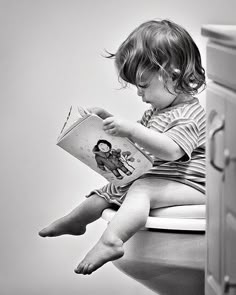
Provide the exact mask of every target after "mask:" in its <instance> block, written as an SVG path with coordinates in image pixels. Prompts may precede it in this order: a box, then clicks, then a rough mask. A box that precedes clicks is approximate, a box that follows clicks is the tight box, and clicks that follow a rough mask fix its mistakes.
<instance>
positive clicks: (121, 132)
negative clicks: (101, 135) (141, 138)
mask: <svg viewBox="0 0 236 295" xmlns="http://www.w3.org/2000/svg"><path fill="white" fill-rule="evenodd" d="M133 128H134V123H132V122H130V121H126V120H120V119H118V118H116V117H109V118H107V119H105V120H104V121H103V130H105V131H106V132H107V133H109V134H110V135H114V136H121V137H129V136H130V135H131V134H132V130H133Z"/></svg>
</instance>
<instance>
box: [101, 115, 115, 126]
mask: <svg viewBox="0 0 236 295" xmlns="http://www.w3.org/2000/svg"><path fill="white" fill-rule="evenodd" d="M113 122H114V117H109V118H106V119H105V120H103V126H106V125H109V124H111V123H113Z"/></svg>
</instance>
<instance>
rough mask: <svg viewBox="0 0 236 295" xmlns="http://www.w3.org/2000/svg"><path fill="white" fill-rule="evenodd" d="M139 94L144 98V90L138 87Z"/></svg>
mask: <svg viewBox="0 0 236 295" xmlns="http://www.w3.org/2000/svg"><path fill="white" fill-rule="evenodd" d="M137 94H138V96H143V89H142V88H140V87H137Z"/></svg>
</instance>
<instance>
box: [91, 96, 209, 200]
mask: <svg viewBox="0 0 236 295" xmlns="http://www.w3.org/2000/svg"><path fill="white" fill-rule="evenodd" d="M140 123H141V124H142V125H143V126H145V127H147V128H149V129H152V130H155V131H157V132H160V133H163V134H165V135H166V136H168V137H170V138H171V139H172V140H173V141H175V142H176V143H177V144H178V145H179V146H180V147H181V148H182V149H183V151H184V152H185V154H184V156H183V157H182V158H180V159H178V160H176V161H164V160H162V159H159V158H157V157H155V156H153V155H151V156H152V158H153V160H154V164H153V167H152V168H151V169H150V170H149V171H148V172H146V173H145V174H143V175H142V178H145V177H149V176H151V177H157V178H162V179H168V180H174V181H178V182H181V183H183V184H186V185H189V186H191V187H193V188H195V189H197V190H199V191H201V192H202V193H205V131H206V115H205V110H204V108H203V107H202V106H201V105H200V103H199V100H198V99H197V98H193V99H192V100H191V101H187V102H184V103H180V104H178V105H175V106H171V107H169V108H166V109H163V110H160V111H157V110H155V109H154V108H151V109H149V110H147V111H146V112H145V113H144V115H143V117H142V119H141V120H140ZM130 185H131V184H128V185H124V186H122V187H116V186H115V185H113V184H111V183H109V184H107V185H106V186H104V187H103V188H102V189H99V190H94V191H92V192H91V194H92V193H96V194H98V195H99V196H101V197H104V198H105V199H106V200H107V201H109V202H112V203H117V204H118V205H119V204H121V203H122V200H123V199H124V197H125V195H126V193H127V191H128V189H129V187H130ZM91 194H90V195H91Z"/></svg>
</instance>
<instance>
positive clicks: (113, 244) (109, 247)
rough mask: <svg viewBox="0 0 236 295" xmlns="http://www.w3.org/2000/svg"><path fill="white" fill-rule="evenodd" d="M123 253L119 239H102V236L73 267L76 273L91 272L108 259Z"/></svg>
mask: <svg viewBox="0 0 236 295" xmlns="http://www.w3.org/2000/svg"><path fill="white" fill-rule="evenodd" d="M123 255H124V250H123V242H122V241H121V240H119V239H113V240H112V241H111V240H110V241H103V240H102V238H101V239H100V240H99V241H98V243H97V244H96V245H95V246H94V247H93V248H92V249H91V250H90V251H89V253H88V254H87V255H86V256H85V258H84V259H83V260H82V261H81V262H80V264H79V265H78V267H77V268H76V269H75V273H77V274H83V275H86V274H91V273H92V272H94V271H95V270H97V269H98V268H99V267H101V266H102V265H103V264H105V263H106V262H108V261H112V260H116V259H118V258H120V257H122V256H123Z"/></svg>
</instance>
